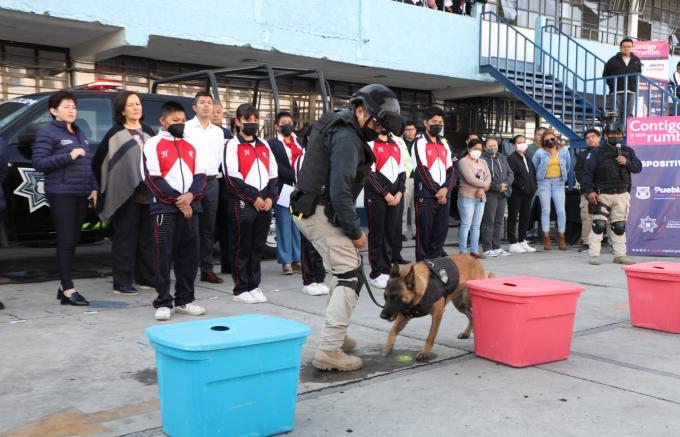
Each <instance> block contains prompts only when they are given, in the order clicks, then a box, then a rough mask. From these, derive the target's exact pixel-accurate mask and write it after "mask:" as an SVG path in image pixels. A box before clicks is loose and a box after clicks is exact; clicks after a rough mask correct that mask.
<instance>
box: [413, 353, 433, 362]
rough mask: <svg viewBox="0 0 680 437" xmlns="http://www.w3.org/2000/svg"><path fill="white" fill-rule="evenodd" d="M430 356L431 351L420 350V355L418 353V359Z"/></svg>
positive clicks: (421, 359)
mask: <svg viewBox="0 0 680 437" xmlns="http://www.w3.org/2000/svg"><path fill="white" fill-rule="evenodd" d="M428 358H430V353H429V352H424V351H420V352H418V355H416V361H425V360H427V359H428Z"/></svg>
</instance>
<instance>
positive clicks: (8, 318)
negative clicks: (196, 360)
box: [0, 232, 680, 437]
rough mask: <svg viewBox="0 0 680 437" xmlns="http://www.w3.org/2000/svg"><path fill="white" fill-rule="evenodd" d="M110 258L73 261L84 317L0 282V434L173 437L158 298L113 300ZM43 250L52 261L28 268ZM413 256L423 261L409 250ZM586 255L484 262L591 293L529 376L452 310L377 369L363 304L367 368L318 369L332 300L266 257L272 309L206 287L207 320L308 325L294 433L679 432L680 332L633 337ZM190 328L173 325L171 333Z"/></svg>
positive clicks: (27, 259)
mask: <svg viewBox="0 0 680 437" xmlns="http://www.w3.org/2000/svg"><path fill="white" fill-rule="evenodd" d="M453 233H454V232H451V234H453ZM107 250H108V246H107V245H106V244H101V245H98V246H91V247H88V248H84V249H83V250H79V252H81V253H84V254H85V255H84V256H81V257H80V262H79V270H81V271H82V272H83V276H85V277H86V279H81V280H78V281H77V286H78V287H79V289H80V290H81V291H82V293H83V294H84V295H85V296H86V297H87V298H88V299H90V300H91V302H92V304H93V305H92V306H91V307H89V308H86V309H83V308H74V307H66V306H60V305H58V303H57V301H56V300H55V293H56V288H57V282H56V281H48V282H42V283H13V284H5V285H2V286H0V300H2V301H3V302H4V303H5V305H6V306H7V309H6V310H4V311H0V339H2V340H1V344H2V358H1V359H0V363H1V365H0V435H2V436H14V437H16V436H41V437H59V436H109V435H134V436H160V435H163V433H162V431H161V428H160V426H161V421H160V412H159V404H158V387H157V385H156V376H155V357H154V353H153V350H152V349H151V348H150V346H149V344H148V341H147V340H146V338H145V337H144V329H145V328H146V327H148V326H150V325H153V324H154V323H155V321H154V320H153V309H152V308H151V307H150V302H151V300H152V298H153V293H149V292H146V293H144V294H142V295H140V296H137V297H131V298H125V297H120V296H117V295H114V294H112V293H111V278H110V277H108V276H104V277H100V275H99V273H106V272H107V261H106V260H107V259H108V255H107ZM449 250H450V251H453V249H452V248H449ZM36 254H37V255H39V256H38V258H42V259H41V260H39V261H32V260H33V259H37V258H35V255H36ZM404 255H405V256H406V257H410V258H413V249H412V248H408V249H406V250H405V251H404ZM32 257H33V258H32ZM49 259H50V251H49V250H44V249H40V250H37V251H34V252H32V251H30V250H25V249H9V250H3V251H0V263H3V264H4V265H5V266H7V265H8V264H6V263H9V262H10V261H11V262H13V263H14V264H13V265H15V266H17V267H16V268H20V269H22V270H26V271H30V270H41V269H44V268H45V266H46V265H49V262H50V261H49ZM585 259H586V257H585V255H584V254H579V253H577V252H576V250H574V249H572V250H569V251H567V252H560V251H551V252H550V253H543V252H541V251H538V252H536V253H534V254H524V255H513V256H510V257H505V258H497V259H490V260H485V261H483V263H484V265H485V267H486V268H487V269H488V270H490V271H493V272H495V273H496V274H497V275H499V276H506V275H513V274H518V273H521V274H529V275H536V276H541V277H546V278H554V279H562V280H567V281H572V282H578V283H580V284H582V285H584V286H585V288H586V291H585V292H584V293H583V294H582V296H581V298H580V300H579V303H578V309H577V315H576V322H575V326H574V337H573V342H572V348H571V350H572V352H571V356H570V358H569V359H568V360H567V361H562V362H557V363H551V364H545V365H540V366H535V367H529V368H524V369H515V368H511V367H507V366H504V365H500V364H496V363H493V362H490V361H487V360H484V359H481V358H477V357H476V356H475V355H474V352H473V341H472V339H470V340H459V339H458V338H456V335H457V333H458V332H460V331H461V330H462V329H463V328H464V326H465V318H464V317H463V316H462V315H461V314H459V313H457V312H455V311H453V310H452V309H451V308H449V310H448V312H447V314H446V315H445V317H444V321H443V323H442V329H441V330H440V332H439V336H438V338H437V342H436V345H435V348H434V353H435V357H434V358H432V359H431V360H429V361H428V362H425V363H420V362H415V361H414V360H413V358H414V357H415V354H416V353H417V352H418V351H419V349H420V347H421V346H422V341H423V339H424V338H425V336H426V334H427V329H428V326H429V319H425V318H423V319H418V320H414V321H412V322H411V323H410V324H409V325H408V327H407V328H406V329H405V331H404V333H403V334H404V335H403V336H400V337H399V338H398V340H397V344H396V347H395V353H394V354H393V355H392V356H391V357H389V358H382V357H381V356H380V350H381V348H382V346H383V345H384V342H385V339H386V337H387V331H388V330H389V328H390V325H389V323H387V322H384V321H383V320H381V319H380V318H379V317H378V309H377V308H376V307H375V306H374V305H373V303H372V302H371V301H370V299H369V298H368V296H365V295H362V298H361V299H360V303H359V305H358V307H357V310H356V312H355V315H354V317H353V325H352V327H351V328H350V333H351V335H352V336H353V337H355V338H356V339H357V340H358V341H359V344H360V346H359V350H358V353H359V354H360V355H361V356H363V357H364V359H365V362H366V366H365V368H364V369H362V370H361V371H357V372H351V373H342V374H337V373H321V372H318V371H316V370H315V369H313V368H312V367H311V366H310V365H309V361H310V359H311V356H312V355H313V353H314V348H315V345H316V343H317V340H318V336H319V330H320V326H321V323H322V318H323V317H322V316H323V312H324V306H325V298H323V297H310V296H307V295H303V294H302V293H301V292H300V285H301V284H300V282H301V279H300V277H299V275H295V276H290V277H284V276H282V275H281V274H280V269H279V266H278V265H277V264H276V263H275V262H273V261H267V262H266V263H265V264H264V265H263V273H264V281H263V286H262V288H263V289H264V290H265V291H266V292H267V296H268V297H269V299H270V303H268V304H260V305H254V306H247V305H243V304H237V303H235V302H233V301H232V296H231V294H230V293H229V290H230V289H231V280H230V279H227V280H226V282H225V283H224V284H222V285H220V286H215V285H209V284H205V283H200V282H199V283H197V284H196V285H197V288H196V293H197V298H198V301H199V303H201V304H202V305H204V306H205V307H207V309H208V311H209V313H208V317H220V316H228V315H234V314H243V313H253V312H256V313H263V314H272V315H278V316H282V317H286V318H289V319H292V320H297V321H300V322H303V323H306V324H308V325H310V326H311V327H312V335H311V337H310V338H309V341H308V342H307V344H306V345H305V347H304V349H303V365H302V370H301V376H300V383H299V399H298V400H299V402H298V405H297V416H296V428H295V430H294V431H293V432H292V433H291V434H290V435H292V436H348V435H352V436H376V435H389V436H452V435H463V434H464V433H470V434H471V435H475V436H527V435H531V436H543V435H559V436H600V435H602V436H604V435H607V436H609V435H611V436H641V435H643V436H678V435H680V341H679V340H680V336H678V335H671V334H664V333H661V332H655V331H650V330H644V329H637V328H632V327H631V326H630V324H629V322H628V301H627V293H626V280H625V276H624V274H623V272H622V271H621V269H620V267H619V266H616V265H612V264H609V261H611V255H604V256H603V260H604V261H606V262H605V263H604V264H603V265H602V266H600V267H593V266H589V265H587V264H586V263H585ZM17 260H18V261H17ZM666 260H667V259H666ZM675 261H680V260H677V259H675ZM4 270H5V272H7V270H8V269H4ZM15 277H16V275H15ZM679 292H680V290H679ZM364 293H365V292H364ZM187 320H191V317H189V316H175V317H173V319H172V322H180V321H187ZM262 414H267V412H264V411H263V412H262Z"/></svg>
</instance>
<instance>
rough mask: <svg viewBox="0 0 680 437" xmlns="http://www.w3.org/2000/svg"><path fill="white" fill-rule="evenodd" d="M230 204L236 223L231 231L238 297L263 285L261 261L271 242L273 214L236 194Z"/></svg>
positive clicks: (231, 249) (232, 270) (235, 286)
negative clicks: (239, 197) (269, 239)
mask: <svg viewBox="0 0 680 437" xmlns="http://www.w3.org/2000/svg"><path fill="white" fill-rule="evenodd" d="M229 203H230V204H229V213H230V216H231V220H233V223H234V227H233V229H232V231H233V232H230V234H229V237H230V245H229V247H230V252H231V253H232V257H233V265H232V267H231V276H232V278H233V279H234V296H238V295H239V294H241V293H243V292H244V291H250V290H254V289H256V288H257V287H259V286H260V281H261V279H262V273H261V269H260V262H261V261H262V253H263V251H264V247H265V245H266V244H267V234H268V233H269V226H270V224H271V220H272V213H271V211H267V212H259V211H257V210H256V209H255V208H254V207H253V205H251V204H249V203H246V202H244V201H242V200H240V199H238V198H234V197H232V198H231V201H230V202H229Z"/></svg>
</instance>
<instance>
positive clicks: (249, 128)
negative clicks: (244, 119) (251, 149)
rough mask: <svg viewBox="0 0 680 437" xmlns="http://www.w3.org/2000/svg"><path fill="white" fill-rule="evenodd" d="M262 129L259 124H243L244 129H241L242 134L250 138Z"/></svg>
mask: <svg viewBox="0 0 680 437" xmlns="http://www.w3.org/2000/svg"><path fill="white" fill-rule="evenodd" d="M259 128H260V125H259V124H258V123H243V127H242V128H241V132H243V135H247V136H249V137H252V136H255V134H256V133H257V131H258V129H259Z"/></svg>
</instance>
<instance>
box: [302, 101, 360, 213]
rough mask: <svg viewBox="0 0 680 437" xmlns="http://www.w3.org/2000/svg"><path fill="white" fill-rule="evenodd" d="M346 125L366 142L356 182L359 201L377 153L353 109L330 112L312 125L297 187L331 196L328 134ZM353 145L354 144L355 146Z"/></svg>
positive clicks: (354, 195)
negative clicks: (365, 138) (362, 130)
mask: <svg viewBox="0 0 680 437" xmlns="http://www.w3.org/2000/svg"><path fill="white" fill-rule="evenodd" d="M340 125H345V126H348V127H350V128H352V129H353V130H354V132H355V133H356V135H357V137H358V138H359V139H360V140H361V142H362V148H361V150H360V153H361V155H362V159H361V164H360V166H359V168H357V171H356V176H355V177H354V180H353V181H352V188H351V190H352V197H353V198H354V200H355V201H356V198H357V197H358V196H359V193H360V192H361V190H362V189H363V187H364V182H365V181H366V178H367V177H368V174H369V172H370V171H371V165H372V164H373V152H372V151H371V148H370V147H368V144H366V142H365V141H364V140H363V136H362V134H361V128H360V127H359V124H358V123H357V121H356V118H355V117H354V114H353V113H352V111H351V110H344V111H340V112H336V113H333V112H326V113H325V114H324V115H322V116H321V118H320V119H319V120H318V121H317V122H316V123H315V124H314V126H313V127H312V132H311V134H310V136H309V143H308V144H307V148H306V150H305V161H304V164H303V165H302V168H301V169H300V174H299V175H298V181H297V189H298V190H299V191H302V192H303V193H305V194H313V195H316V196H319V197H323V198H324V199H325V200H329V199H328V191H329V190H328V185H329V182H330V175H331V171H330V167H331V162H330V157H329V156H328V151H327V150H326V144H325V139H326V134H327V133H328V132H329V131H330V130H331V128H333V127H336V126H340ZM352 146H353V145H352Z"/></svg>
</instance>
